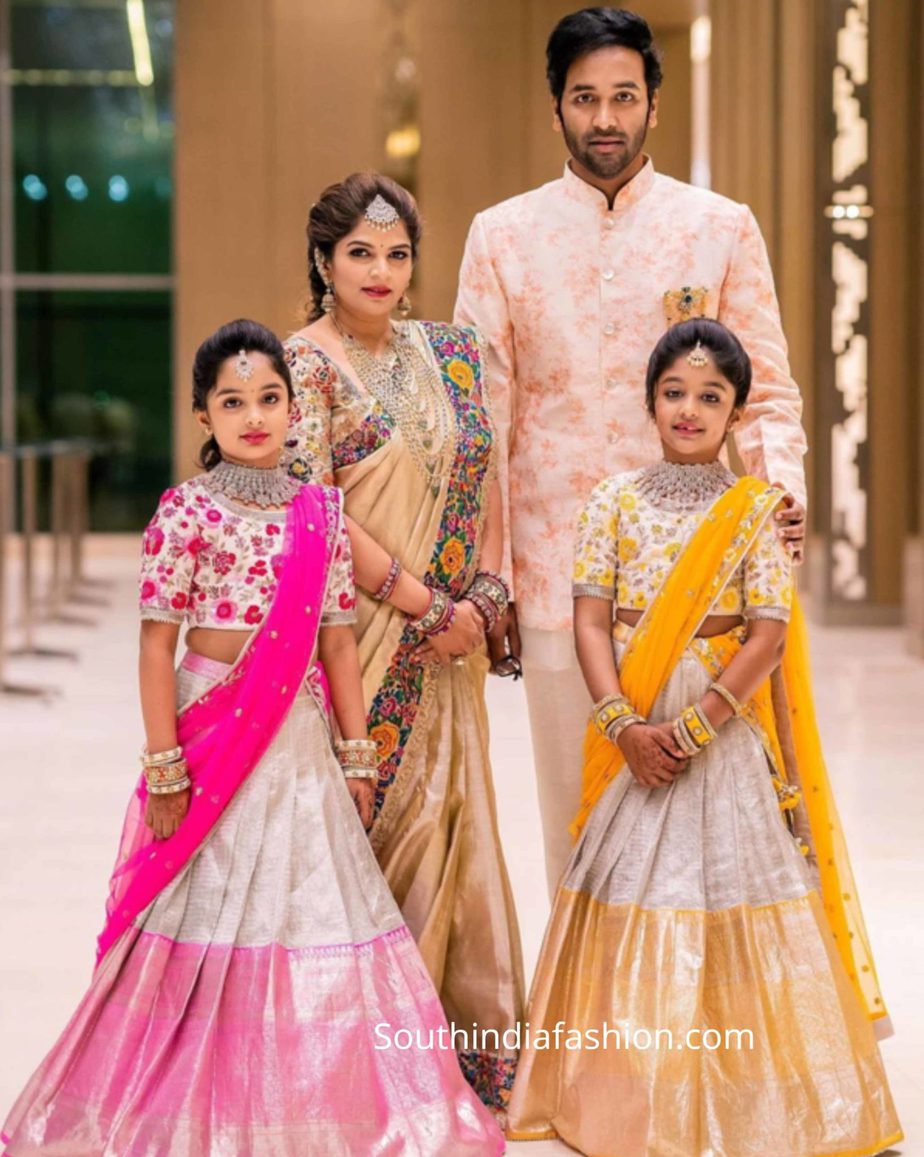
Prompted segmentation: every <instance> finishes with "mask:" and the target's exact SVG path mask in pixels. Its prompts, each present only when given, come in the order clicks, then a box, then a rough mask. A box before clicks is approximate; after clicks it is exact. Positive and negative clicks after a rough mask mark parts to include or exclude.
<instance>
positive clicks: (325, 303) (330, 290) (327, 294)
mask: <svg viewBox="0 0 924 1157" xmlns="http://www.w3.org/2000/svg"><path fill="white" fill-rule="evenodd" d="M325 285H326V286H327V288H326V289H325V290H324V296H323V297H322V298H321V309H323V310H324V312H325V313H333V312H334V306H335V305H336V304H337V303H336V301H335V300H334V287H333V286H332V285H331V284H330V282H329V281H328V282H325Z"/></svg>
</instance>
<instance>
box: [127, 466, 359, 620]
mask: <svg viewBox="0 0 924 1157" xmlns="http://www.w3.org/2000/svg"><path fill="white" fill-rule="evenodd" d="M205 477H206V476H205V475H201V474H200V475H198V476H197V477H196V478H192V479H190V480H189V481H188V482H184V483H182V484H181V485H179V486H174V487H172V488H171V489H169V490H165V491H164V493H163V495H162V496H161V499H160V503H159V504H158V507H157V510H156V512H155V514H154V517H153V518H152V519H151V521H150V523H148V527H147V529H146V530H145V532H144V540H143V554H142V561H141V591H140V605H141V617H142V619H157V620H160V621H162V622H169V623H183V622H185V623H187V624H188V625H189V626H190V627H210V628H213V629H214V628H217V629H225V630H235V631H249V630H253V629H254V628H255V627H257V626H259V624H260V623H261V622H262V620H263V618H264V616H265V615H266V612H267V611H268V610H269V608H270V605H271V604H272V601H273V596H274V595H275V593H276V583H277V581H278V578H279V575H280V574H281V573H282V545H283V541H284V536H285V525H286V513H287V512H286V511H284V510H257V509H253V508H251V507H247V506H241V505H239V504H238V503H235V502H233V501H231V500H230V499H228V498H225V497H224V496H223V495H218V494H213V493H211V492H210V491H209V490H208V489H207V488H206V486H205V485H203V479H204V478H205ZM336 536H337V537H336V548H335V551H334V559H333V562H332V564H331V573H330V576H329V579H328V584H327V593H326V595H325V600H324V608H323V612H322V617H321V626H322V627H327V626H333V625H336V624H342V623H352V622H354V621H355V619H356V612H355V606H356V594H355V588H354V585H353V564H352V556H351V554H350V539H349V536H348V534H347V531H346V525H345V523H344V520H343V515H342V513H341V515H340V525H339V526H338V528H337V531H336Z"/></svg>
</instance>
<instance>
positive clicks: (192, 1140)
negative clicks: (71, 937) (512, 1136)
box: [3, 925, 504, 1157]
mask: <svg viewBox="0 0 924 1157" xmlns="http://www.w3.org/2000/svg"><path fill="white" fill-rule="evenodd" d="M445 1023H446V1022H445V1018H444V1016H443V1012H442V1009H441V1007H440V1004H439V1001H438V999H437V997H436V994H435V992H434V990H433V987H432V985H431V984H430V981H429V978H428V977H427V975H426V972H425V971H424V969H423V966H422V963H421V960H420V956H419V954H418V953H417V950H416V947H415V945H414V943H413V941H412V939H411V937H410V934H409V933H408V931H407V929H406V928H405V927H404V926H403V925H402V926H399V927H398V928H396V929H394V930H392V931H390V932H386V933H383V934H382V935H380V936H377V937H376V938H375V939H373V940H370V941H367V942H365V943H363V944H356V945H354V944H344V945H331V946H327V947H309V948H298V949H288V948H284V947H282V946H280V945H278V944H269V945H266V946H258V947H235V946H233V945H218V944H209V943H206V944H198V943H177V942H174V941H172V940H170V939H169V938H167V937H164V936H158V935H152V934H150V933H146V932H143V931H139V930H138V929H137V928H132V929H129V931H128V932H127V933H125V935H124V936H123V938H122V941H121V942H120V943H118V944H116V945H115V946H114V948H113V950H112V951H111V952H110V954H109V956H108V957H107V959H106V960H105V961H104V962H103V964H102V966H101V967H100V968H99V970H98V971H97V973H96V975H95V977H94V979H93V983H92V984H91V987H90V989H89V991H88V992H87V994H86V996H85V997H84V999H83V1001H82V1003H81V1005H80V1007H79V1008H78V1010H77V1012H76V1014H75V1016H74V1017H73V1019H72V1021H71V1023H70V1024H69V1025H68V1027H67V1029H66V1030H65V1032H64V1033H63V1035H62V1036H61V1038H60V1039H59V1041H58V1042H57V1044H56V1045H55V1047H54V1048H53V1049H52V1051H51V1053H49V1055H48V1057H47V1058H46V1059H45V1061H44V1063H43V1064H42V1066H41V1067H40V1068H39V1070H38V1071H37V1072H36V1073H35V1075H34V1076H33V1078H32V1080H31V1081H30V1083H29V1084H28V1085H27V1087H26V1089H25V1090H24V1092H23V1093H22V1095H21V1097H20V1099H19V1101H18V1102H17V1104H16V1106H15V1107H14V1109H13V1111H12V1113H11V1114H10V1118H9V1120H8V1122H7V1125H6V1130H5V1132H4V1134H3V1140H4V1142H5V1143H6V1144H7V1145H8V1146H9V1150H8V1153H9V1157H31V1155H33V1154H38V1153H49V1154H50V1153H53V1154H57V1155H60V1157H78V1155H79V1157H90V1155H94V1157H104V1155H105V1157H110V1155H112V1157H115V1155H116V1154H118V1157H153V1155H155V1154H156V1155H158V1157H174V1155H176V1157H180V1155H182V1157H206V1155H207V1154H219V1153H220V1154H224V1153H228V1154H231V1153H233V1154H235V1155H237V1157H245V1155H251V1157H288V1155H289V1154H292V1155H293V1157H294V1155H295V1154H299V1155H305V1154H314V1153H317V1154H319V1155H320V1154H324V1157H336V1155H340V1154H343V1155H346V1154H363V1155H365V1157H374V1155H375V1157H379V1155H381V1157H385V1155H388V1157H392V1155H396V1154H403V1155H410V1154H415V1155H417V1154H421V1155H422V1154H426V1155H428V1157H437V1155H442V1154H450V1153H452V1154H458V1155H459V1157H462V1155H464V1154H496V1153H502V1152H503V1150H504V1144H503V1140H502V1138H501V1135H500V1133H499V1131H498V1130H497V1128H496V1126H495V1125H494V1122H493V1121H492V1120H491V1118H490V1115H489V1114H488V1113H487V1111H486V1110H485V1109H484V1108H483V1107H482V1106H481V1105H480V1104H479V1103H478V1102H477V1100H476V1099H475V1098H474V1097H473V1095H472V1094H471V1091H470V1090H469V1089H468V1086H467V1085H466V1084H465V1082H464V1080H463V1078H462V1075H461V1073H460V1070H459V1067H458V1063H457V1061H456V1056H455V1053H454V1052H453V1051H452V1050H451V1049H449V1048H439V1047H434V1048H425V1049H421V1048H410V1049H403V1048H396V1047H393V1045H392V1044H391V1042H392V1041H393V1039H394V1034H395V1033H396V1031H397V1030H398V1029H408V1030H410V1033H411V1034H412V1036H413V1037H414V1039H415V1040H426V1039H430V1034H432V1039H433V1040H436V1039H438V1034H439V1029H440V1027H441V1026H443V1025H445ZM377 1026H379V1027H378V1028H377ZM383 1026H384V1027H383ZM402 1035H403V1034H402ZM404 1039H405V1040H406V1039H407V1038H406V1037H404ZM376 1046H380V1047H376ZM382 1046H388V1047H382Z"/></svg>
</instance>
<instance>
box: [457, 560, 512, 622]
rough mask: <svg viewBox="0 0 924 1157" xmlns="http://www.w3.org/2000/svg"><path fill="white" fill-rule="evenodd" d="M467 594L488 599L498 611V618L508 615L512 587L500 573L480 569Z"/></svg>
mask: <svg viewBox="0 0 924 1157" xmlns="http://www.w3.org/2000/svg"><path fill="white" fill-rule="evenodd" d="M466 594H467V595H479V596H481V597H482V598H485V599H487V600H488V602H490V603H491V605H492V606H493V607H494V609H495V610H496V611H497V617H498V619H501V618H503V617H504V615H506V613H507V608H508V607H509V606H510V588H509V587H508V586H507V584H506V583H505V582H504V580H503V579H502V578H501V576H500V575H499V574H494V573H493V571H489V570H480V571H478V573H477V574H476V575H475V578H474V580H473V581H472V585H471V586H470V587H469V588H468V591H467V592H466Z"/></svg>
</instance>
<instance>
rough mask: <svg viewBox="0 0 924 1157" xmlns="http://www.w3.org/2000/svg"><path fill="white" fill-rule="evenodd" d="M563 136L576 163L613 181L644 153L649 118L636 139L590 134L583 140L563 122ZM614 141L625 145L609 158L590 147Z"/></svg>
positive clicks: (596, 174) (606, 134) (609, 134)
mask: <svg viewBox="0 0 924 1157" xmlns="http://www.w3.org/2000/svg"><path fill="white" fill-rule="evenodd" d="M562 135H563V136H564V138H565V144H566V145H567V146H568V152H569V153H570V154H571V156H572V157H574V159H575V160H576V161H578V162H579V163H580V164H581V165H583V166H584V168H585V169H587V171H588V172H590V173H593V175H594V176H595V177H599V178H600V180H602V181H612V180H613V179H614V178H616V177H618V176H619V175H620V173H622V172H624V171H625V170H626V169H627V168H628V167H629V166H630V165H631V164H632V162H633V161H634V160H635V158H636V157H637V156H638V155H639V153H640V152H641V151H642V148H643V146H644V144H645V139H646V137H647V136H648V118H647V117H646V118H645V123H644V124H643V125H642V127H641V128H640V129H639V130H638V132H637V133H636V134H635V136H634V137H626V135H625V133H589V134H588V135H587V136H586V137H584V138H583V139H581V138H579V137H577V136H575V135H574V134H573V133H572V132H571V131H570V130H569V129H568V126H567V125H566V124H565V122H564V120H562ZM607 140H614V141H619V142H620V143H622V144H623V146H624V147H623V148H622V149H620V150H618V151H617V152H615V153H611V154H610V155H609V156H601V155H600V154H598V153H595V152H594V151H593V149H592V148H591V147H590V145H589V143H588V142H590V141H607Z"/></svg>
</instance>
